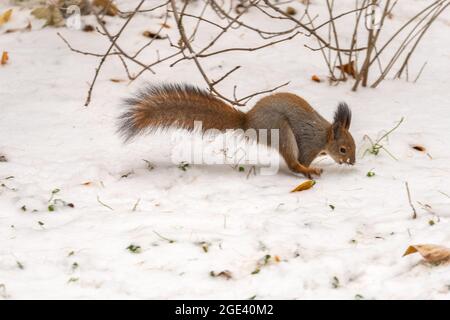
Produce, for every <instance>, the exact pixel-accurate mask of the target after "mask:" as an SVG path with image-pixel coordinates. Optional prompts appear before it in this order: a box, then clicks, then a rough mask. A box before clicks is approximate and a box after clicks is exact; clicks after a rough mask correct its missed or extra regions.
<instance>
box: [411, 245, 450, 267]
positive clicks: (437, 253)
mask: <svg viewBox="0 0 450 320" xmlns="http://www.w3.org/2000/svg"><path fill="white" fill-rule="evenodd" d="M416 252H419V253H420V255H421V256H422V257H423V258H424V259H425V261H427V262H431V263H448V262H450V249H449V248H446V247H444V246H438V245H434V244H417V245H412V246H409V247H408V248H407V249H406V251H405V253H404V254H403V256H407V255H410V254H412V253H416Z"/></svg>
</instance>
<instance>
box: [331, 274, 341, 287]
mask: <svg viewBox="0 0 450 320" xmlns="http://www.w3.org/2000/svg"><path fill="white" fill-rule="evenodd" d="M331 286H332V287H333V289H337V288H339V287H340V286H341V284H340V281H339V278H338V277H336V276H334V277H333V279H332V281H331Z"/></svg>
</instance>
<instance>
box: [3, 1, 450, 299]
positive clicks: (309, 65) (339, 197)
mask: <svg viewBox="0 0 450 320" xmlns="http://www.w3.org/2000/svg"><path fill="white" fill-rule="evenodd" d="M156 2H157V1H156ZM156 2H155V1H153V2H151V3H150V4H149V7H150V6H151V4H154V3H156ZM319 2H320V1H314V3H315V4H314V5H313V7H312V9H314V10H315V12H318V13H320V14H322V15H326V8H325V6H323V5H322V4H320V5H319V4H317V3H319ZM135 3H136V1H118V5H119V7H122V8H132V7H133V6H134V5H135ZM353 3H354V1H342V3H341V1H339V5H340V6H343V9H342V10H344V9H345V8H348V7H351V6H352V5H353ZM426 3H427V1H425V0H420V1H419V0H417V1H400V3H399V4H398V6H399V8H398V11H397V12H398V13H397V15H396V16H394V18H393V19H394V21H395V20H398V22H397V24H398V25H399V24H400V23H401V22H403V21H405V20H406V19H407V17H409V16H411V14H412V13H413V12H416V11H417V10H418V9H419V8H422V7H424V5H425V4H426ZM295 5H296V6H297V7H298V8H301V6H302V5H301V4H299V3H298V4H295ZM9 7H10V6H9V5H8V4H6V3H5V1H2V4H0V12H3V11H4V10H6V9H7V8H9ZM197 8H198V9H201V5H200V4H198V7H197ZM250 14H251V15H253V16H252V20H253V21H255V23H256V22H257V21H259V20H258V19H262V18H261V15H260V14H259V13H258V12H256V11H255V12H252V13H250ZM28 17H29V10H28V9H19V8H17V7H14V12H13V16H12V20H11V21H10V22H9V23H8V24H7V25H5V26H3V27H1V28H2V29H0V32H3V31H5V30H6V29H7V28H15V27H21V26H26V23H27V19H28ZM86 19H87V20H86V21H89V22H91V23H92V22H93V19H92V17H87V18H86ZM107 21H108V23H109V24H110V26H117V27H118V26H120V25H121V23H123V20H121V19H119V18H108V19H107ZM32 22H33V30H32V31H31V32H14V33H8V34H2V35H1V37H0V52H1V51H8V52H9V56H10V61H9V63H8V64H7V65H5V66H0V101H1V110H0V112H1V115H0V155H4V156H6V158H7V160H8V162H1V163H0V184H1V185H2V186H1V187H0V299H8V298H10V299H29V298H39V299H54V298H63V299H92V298H94V299H95V298H97V299H98V298H106V299H112V298H120V299H157V298H159V299H168V298H172V299H181V298H188V299H192V298H203V299H217V298H224V299H229V298H236V299H247V298H250V297H253V296H256V299H317V298H326V299H354V298H355V297H360V296H362V297H363V298H365V299H407V298H411V299H448V298H450V293H449V288H450V269H449V268H448V266H430V265H428V264H426V263H423V262H421V258H420V256H419V255H411V256H407V257H402V254H403V252H404V251H405V249H406V248H407V247H408V246H409V245H411V244H421V243H434V244H440V245H444V246H450V232H449V229H450V220H449V218H450V198H449V196H446V195H445V194H447V195H450V186H449V183H448V181H449V179H450V148H449V141H450V130H449V127H448V125H449V120H450V111H449V108H450V91H449V88H450V47H449V42H448V39H450V19H449V16H448V12H446V13H445V14H444V15H443V16H441V17H440V18H439V19H438V20H437V21H436V23H435V25H434V26H433V27H432V28H431V30H430V31H429V33H428V34H427V35H426V36H425V37H424V39H423V41H422V43H421V44H420V45H419V47H418V48H417V51H416V53H415V55H414V56H413V58H412V62H411V64H410V66H409V70H410V73H411V75H412V76H411V78H414V75H416V74H417V73H418V71H419V69H420V67H421V66H422V65H423V63H424V62H425V61H427V62H428V63H427V66H426V68H425V69H424V71H423V74H422V75H421V77H420V78H419V80H418V81H417V82H416V83H412V82H406V81H405V80H390V79H389V80H386V81H385V82H383V83H382V84H381V85H380V86H379V87H378V88H377V89H360V90H359V91H358V92H356V93H355V92H352V91H351V84H350V83H346V84H341V85H339V86H329V85H328V84H327V83H326V82H322V83H320V84H319V83H315V82H313V81H311V76H312V75H313V74H318V75H319V76H320V77H322V78H325V76H326V74H327V73H326V72H327V69H326V67H325V65H324V64H323V62H322V60H321V55H320V53H319V52H312V51H310V50H308V49H306V48H305V47H304V46H303V44H304V43H306V42H308V43H310V44H315V43H314V42H312V41H311V40H309V39H307V38H305V37H304V36H302V35H299V36H298V37H297V38H296V39H295V40H293V41H291V42H287V43H283V44H279V45H276V46H274V47H271V48H267V49H264V50H261V51H256V52H254V53H249V52H241V53H230V54H228V55H221V56H219V57H217V58H214V59H210V60H206V61H205V65H206V66H207V68H208V69H207V70H208V72H209V73H210V74H212V75H213V76H217V77H220V75H222V74H223V73H224V72H226V71H228V70H231V69H232V68H233V67H234V66H236V65H242V68H241V70H239V71H238V72H236V73H234V74H233V76H232V77H231V78H229V79H228V80H227V81H225V83H224V84H223V85H222V86H221V87H220V89H221V90H222V91H223V92H225V93H227V94H231V93H232V90H233V85H234V84H236V85H237V86H238V94H239V95H245V94H249V93H252V92H254V91H257V90H266V89H269V88H271V87H274V86H276V85H279V84H281V83H283V82H286V81H289V80H290V81H291V83H290V85H289V86H287V87H285V88H283V89H282V90H283V91H290V92H293V93H296V94H299V95H301V96H302V97H304V98H305V99H306V100H308V101H309V102H310V103H311V104H312V105H313V106H314V107H315V108H316V109H317V110H318V111H319V112H320V113H321V114H323V115H324V116H325V117H326V118H328V119H330V118H331V116H332V114H333V112H334V109H335V107H336V105H337V103H338V102H339V101H346V102H347V103H348V104H349V105H350V107H351V108H352V110H353V115H354V116H353V122H352V126H351V132H352V134H353V136H354V138H355V141H356V142H357V146H358V158H357V163H356V165H355V166H354V167H343V166H339V165H337V164H335V163H334V162H332V161H331V160H330V159H329V158H326V159H325V160H324V159H319V160H318V161H317V163H315V165H316V166H319V167H322V168H323V169H324V173H323V175H322V176H321V177H320V178H318V179H317V184H316V185H315V186H314V188H313V189H311V190H308V191H305V192H300V193H290V192H289V191H290V190H292V189H293V188H294V187H295V186H297V185H298V184H299V183H301V182H303V181H304V180H305V179H304V178H303V177H297V176H295V175H292V174H291V173H290V172H289V171H288V170H287V169H286V167H285V165H284V164H282V168H281V170H280V172H279V173H278V174H277V175H273V176H263V175H259V174H257V175H253V174H251V175H249V176H248V178H247V173H248V170H249V169H250V166H246V168H245V172H239V171H238V170H237V169H233V168H232V167H231V166H229V165H211V166H208V165H191V166H189V167H188V168H187V170H186V171H183V170H181V169H180V168H178V165H177V164H176V163H172V161H171V153H172V149H173V148H176V147H179V146H175V145H174V144H173V143H172V142H173V141H172V140H171V136H170V134H168V135H162V134H157V135H153V136H144V137H140V138H138V139H137V140H136V141H135V142H133V143H131V144H127V145H124V144H123V143H122V141H121V140H120V138H119V137H118V136H117V135H116V134H115V128H116V118H117V116H118V115H119V114H120V113H121V111H122V110H123V109H122V108H121V106H120V100H121V99H122V98H124V97H127V96H129V95H130V94H131V93H132V92H134V91H135V90H136V89H138V88H139V87H141V86H142V85H143V84H144V83H145V82H146V81H148V82H164V81H167V82H180V81H185V82H189V83H192V84H197V85H199V86H201V87H204V83H203V82H202V79H201V77H200V75H199V74H198V72H197V71H196V69H195V67H194V66H193V64H192V63H190V62H182V63H180V64H177V65H176V66H175V67H174V68H168V66H167V64H166V65H161V66H158V67H157V68H155V71H156V72H157V73H156V75H153V74H151V73H150V72H148V73H146V74H144V75H143V76H142V77H141V78H139V80H137V81H135V82H133V83H132V84H131V85H129V84H128V82H127V81H124V82H119V83H115V82H111V81H110V79H111V78H116V79H124V80H126V75H125V73H124V70H123V69H122V66H121V63H120V61H119V60H118V59H116V58H110V59H108V60H107V63H106V64H105V66H104V68H103V69H102V72H101V73H100V76H99V79H98V83H97V84H96V87H95V89H94V94H93V97H92V99H93V100H92V103H91V105H90V106H89V107H87V108H85V107H83V103H84V99H85V97H86V93H87V89H88V82H89V81H91V79H92V77H93V74H94V68H95V67H96V66H97V64H98V59H97V58H94V57H88V56H84V55H79V54H76V53H73V52H71V51H70V50H69V49H68V48H67V46H66V45H65V44H64V43H63V42H62V40H61V39H60V38H58V37H57V35H56V33H57V32H61V33H62V34H63V35H64V36H65V37H66V38H67V39H68V40H69V41H70V42H71V44H72V45H73V46H74V47H75V48H79V49H85V50H92V51H95V52H99V53H102V52H104V51H105V50H106V48H107V42H106V41H105V39H104V37H102V36H101V35H98V34H95V33H86V32H82V31H76V30H68V29H65V28H62V29H54V28H51V27H46V28H40V27H39V26H40V25H41V24H40V22H39V21H36V20H32ZM161 22H162V19H161V18H159V17H158V14H156V13H155V14H148V15H141V16H138V17H137V18H136V20H135V21H134V22H133V23H132V24H131V25H130V26H129V28H127V32H126V35H127V36H126V37H123V38H122V39H121V44H122V46H123V47H129V48H139V46H141V45H143V44H144V43H145V41H147V40H148V39H146V38H144V37H142V35H141V33H142V32H143V31H145V30H154V29H157V28H158V27H159V24H160V23H161ZM168 23H169V24H170V25H171V26H172V28H171V29H167V30H166V31H165V32H167V33H168V34H169V35H170V36H171V37H172V38H173V39H178V38H177V35H176V29H175V28H174V27H175V24H174V22H173V21H171V20H170V21H169V22H168ZM394 25H395V23H394ZM271 27H273V26H272V25H269V24H268V25H267V28H271ZM208 28H209V30H211V31H210V34H212V32H213V29H211V27H210V26H208ZM208 28H206V27H205V29H204V30H203V32H202V34H203V36H204V37H205V41H207V40H208V31H205V30H208ZM343 28H349V26H347V27H346V26H343ZM347 30H348V29H347ZM205 32H206V34H207V35H206V36H205ZM214 32H216V31H214ZM227 39H229V41H235V42H239V41H241V42H240V43H245V44H246V45H248V46H251V45H252V44H256V43H260V42H261V41H260V40H259V39H256V38H255V36H254V34H249V33H248V31H245V30H243V29H242V30H238V31H235V32H234V33H233V34H231V35H229V36H227ZM159 41H160V42H159V43H160V46H161V48H160V50H161V52H160V54H161V55H163V54H165V53H167V50H168V49H167V46H166V42H165V41H163V40H159ZM222 45H224V44H222ZM158 46H159V44H158V41H156V47H158ZM220 46H221V44H219V45H218V48H220ZM156 47H152V49H150V50H149V51H148V52H147V53H146V54H147V55H148V57H149V59H154V58H155V57H156V53H155V48H156ZM219 65H220V67H219ZM255 101H256V100H252V101H251V102H250V103H249V105H248V107H247V109H248V108H250V107H251V106H252V105H253V104H254V103H255ZM402 117H404V119H405V120H404V122H403V123H402V124H401V126H400V127H399V128H398V129H397V130H396V131H394V132H393V133H392V134H391V135H390V137H389V141H388V143H387V144H386V146H387V147H388V149H389V150H390V151H391V152H392V153H393V154H394V155H395V156H396V157H397V158H398V161H395V160H393V159H392V158H390V157H389V156H388V155H387V154H386V153H384V152H383V151H381V152H380V154H379V155H378V156H373V155H366V156H364V157H362V153H363V152H364V150H365V149H366V148H367V144H366V143H365V142H364V141H363V136H364V135H366V134H367V135H369V136H371V137H377V136H379V135H380V134H381V133H382V132H383V130H386V129H390V128H392V127H393V126H394V125H395V124H396V123H397V122H398V121H399V120H400V119H401V118H402ZM196 139H199V138H198V137H197V138H196ZM411 144H419V145H423V146H424V147H425V148H426V149H427V152H428V153H429V154H430V155H431V158H430V157H428V156H427V155H426V153H421V152H418V151H415V150H413V149H412V148H411ZM204 145H205V146H210V145H211V143H210V142H208V141H206V142H205V143H204ZM213 149H214V148H213ZM215 152H220V150H213V151H211V153H210V154H211V155H210V156H211V157H213V156H214V153H215ZM143 159H145V160H148V161H150V162H151V163H152V164H153V165H154V169H153V170H148V169H147V163H146V162H144V161H143ZM280 161H282V160H281V159H280ZM370 170H373V171H374V172H375V173H376V175H375V176H374V177H371V178H369V177H367V176H366V174H367V172H368V171H370ZM130 172H132V173H131V174H129V175H128V176H127V177H122V176H123V175H126V174H128V173H130ZM8 177H12V178H9V179H7V178H8ZM405 181H408V183H409V186H410V189H411V195H412V200H413V204H414V205H415V207H416V208H417V211H418V217H417V219H412V210H411V208H410V206H409V203H408V198H407V194H406V189H405V185H404V183H405ZM87 182H89V184H87V185H85V183H87ZM55 189H60V192H58V193H56V194H55V195H54V197H55V198H57V199H62V200H64V201H66V202H67V203H73V204H74V208H70V207H64V206H61V205H57V208H56V210H55V211H53V212H49V210H48V205H49V203H48V201H49V199H50V197H51V193H52V190H55ZM137 202H138V203H137ZM418 202H420V203H422V204H428V205H429V206H431V207H432V211H433V212H434V213H435V214H434V215H433V214H431V213H429V212H427V211H426V210H424V209H423V207H422V206H421V205H420V204H419V203H418ZM102 203H103V204H105V205H107V206H109V207H111V208H112V209H113V210H111V209H109V208H107V207H106V206H105V205H103V204H102ZM136 203H137V205H136ZM135 205H136V210H133V207H134V206H135ZM330 205H332V206H334V207H335V209H334V210H332V209H331V207H330ZM22 206H25V208H26V211H23V210H22V209H21V208H22ZM430 220H433V221H434V225H430ZM168 239H170V240H173V241H168ZM202 242H205V243H207V246H208V248H209V249H208V250H207V252H205V251H204V250H203V248H202V244H201V243H202ZM131 244H133V245H137V246H140V247H141V251H140V252H139V253H132V252H130V251H129V250H127V247H128V246H129V245H131ZM266 255H271V259H270V262H269V263H268V264H267V265H264V266H262V267H260V272H259V273H257V274H252V272H253V271H254V270H255V269H256V268H257V266H258V263H261V261H263V260H264V257H265V256H266ZM275 256H277V257H279V259H280V261H279V262H277V261H275V258H274V257H275ZM74 263H75V265H74ZM224 270H228V271H230V272H231V274H232V279H229V280H227V279H225V278H223V277H212V276H211V275H210V272H211V271H214V272H215V273H219V272H221V271H224ZM336 279H337V280H336Z"/></svg>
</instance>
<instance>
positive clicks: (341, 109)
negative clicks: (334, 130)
mask: <svg viewBox="0 0 450 320" xmlns="http://www.w3.org/2000/svg"><path fill="white" fill-rule="evenodd" d="M351 121H352V112H351V111H350V108H349V107H348V105H347V104H346V103H345V102H341V103H339V105H338V108H337V110H336V113H335V114H334V123H333V126H335V127H337V126H342V127H344V128H345V129H347V130H348V129H349V128H350V122H351Z"/></svg>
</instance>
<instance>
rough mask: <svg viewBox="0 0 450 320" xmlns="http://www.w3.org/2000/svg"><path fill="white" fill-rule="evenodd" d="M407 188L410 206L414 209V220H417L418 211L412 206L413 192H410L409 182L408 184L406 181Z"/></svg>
mask: <svg viewBox="0 0 450 320" xmlns="http://www.w3.org/2000/svg"><path fill="white" fill-rule="evenodd" d="M405 187H406V192H407V194H408V201H409V205H410V206H411V209H412V211H413V216H412V218H413V219H416V218H417V211H416V208H414V205H413V204H412V201H411V192H410V191H409V185H408V182H407V181H405Z"/></svg>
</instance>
